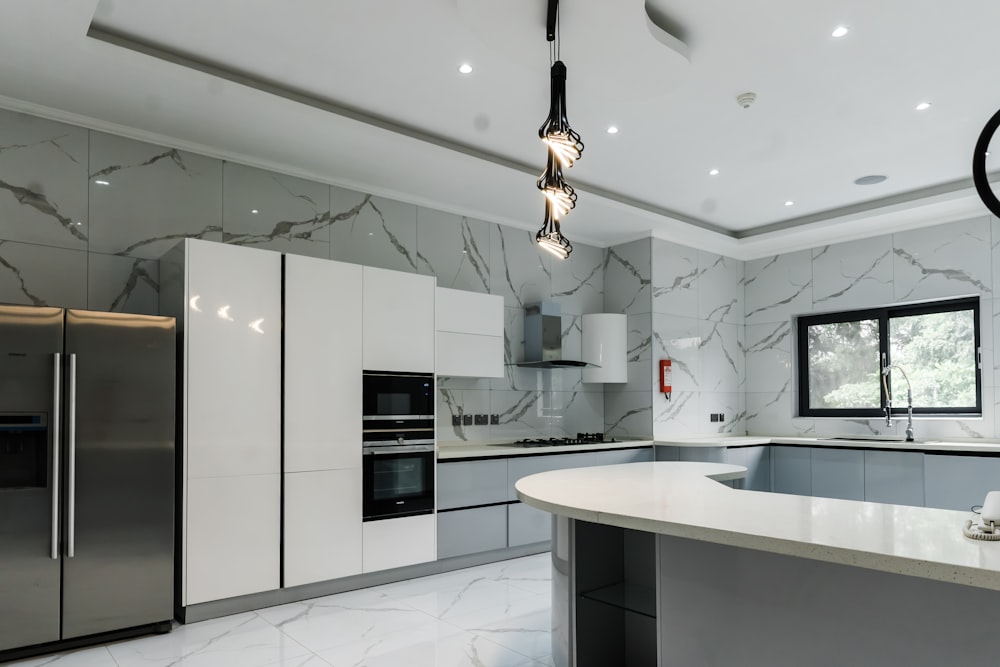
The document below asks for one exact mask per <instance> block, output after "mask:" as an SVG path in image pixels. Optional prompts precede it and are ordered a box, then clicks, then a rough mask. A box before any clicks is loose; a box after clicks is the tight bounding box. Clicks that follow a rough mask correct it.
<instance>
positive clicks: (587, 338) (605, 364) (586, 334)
mask: <svg viewBox="0 0 1000 667" xmlns="http://www.w3.org/2000/svg"><path fill="white" fill-rule="evenodd" d="M627 341H628V322H627V319H626V316H625V315H623V314H621V313H593V314H590V315H584V316H583V342H582V345H583V354H582V360H583V361H586V362H587V363H589V364H594V367H593V368H584V369H583V381H584V382H628V364H627V363H626V359H627V357H628V352H627V348H628V342H627Z"/></svg>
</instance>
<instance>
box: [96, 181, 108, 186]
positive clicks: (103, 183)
mask: <svg viewBox="0 0 1000 667" xmlns="http://www.w3.org/2000/svg"><path fill="white" fill-rule="evenodd" d="M94 183H95V184H96V185H111V183H108V182H107V181H94Z"/></svg>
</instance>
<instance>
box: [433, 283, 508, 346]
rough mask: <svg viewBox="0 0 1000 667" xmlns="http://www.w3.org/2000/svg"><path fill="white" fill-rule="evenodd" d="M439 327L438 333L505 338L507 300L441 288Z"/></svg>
mask: <svg viewBox="0 0 1000 667" xmlns="http://www.w3.org/2000/svg"><path fill="white" fill-rule="evenodd" d="M434 310H435V313H436V314H435V326H436V328H437V330H438V331H451V332H454V333H467V334H476V335H479V336H503V297H502V296H498V295H496V294H482V293H480V292H467V291H465V290H458V289H448V288H447V287H438V288H437V291H436V302H435V304H434Z"/></svg>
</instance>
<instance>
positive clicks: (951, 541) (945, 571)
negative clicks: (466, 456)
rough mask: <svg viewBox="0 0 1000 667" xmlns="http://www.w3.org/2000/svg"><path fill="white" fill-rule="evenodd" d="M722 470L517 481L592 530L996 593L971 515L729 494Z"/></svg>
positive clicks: (670, 468)
mask: <svg viewBox="0 0 1000 667" xmlns="http://www.w3.org/2000/svg"><path fill="white" fill-rule="evenodd" d="M733 468H739V466H731V465H725V464H713V463H689V462H673V461H662V462H656V463H628V464H624V465H613V466H600V467H593V468H572V469H567V470H556V471H552V472H545V473H539V474H536V475H529V476H527V477H524V478H522V479H520V480H518V481H517V483H516V484H515V489H516V490H517V496H518V498H519V499H520V500H521V501H522V502H524V503H526V504H528V505H531V506H532V507H536V508H538V509H541V510H545V511H547V512H552V513H554V514H559V515H563V516H567V517H570V518H573V519H580V520H583V521H589V522H592V523H600V524H607V525H611V526H619V527H621V528H632V529H636V530H643V531H647V532H651V533H662V534H665V535H675V536H678V537H686V538H691V539H696V540H704V541H707V542H715V543H718V544H728V545H732V546H736V547H744V548H748V549H758V550H762V551H769V552H773V553H779V554H785V555H789V556H797V557H801V558H812V559H816V560H821V561H827V562H831V563H842V564H845V565H854V566H858V567H865V568H869V569H874V570H881V571H884V572H894V573H897V574H904V575H911V576H918V577H924V578H927V579H936V580H940V581H947V582H953V583H958V584H965V585H969V586H977V587H980V588H989V589H993V590H1000V542H982V541H977V540H972V539H969V538H966V537H965V536H963V535H962V526H963V525H964V522H965V520H966V519H967V518H970V517H971V516H972V514H971V513H969V512H956V511H952V510H941V509H931V508H925V507H908V506H903V505H884V504H880V503H871V502H859V501H853V500H837V499H833V498H814V497H807V496H793V495H788V494H781V493H763V492H758V491H745V490H740V489H731V488H729V487H727V486H725V485H723V484H719V483H717V482H715V481H713V480H711V479H708V477H707V475H726V474H732V473H733V471H732V469H733Z"/></svg>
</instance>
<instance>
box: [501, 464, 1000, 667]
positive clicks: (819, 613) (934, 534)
mask: <svg viewBox="0 0 1000 667" xmlns="http://www.w3.org/2000/svg"><path fill="white" fill-rule="evenodd" d="M740 474H742V470H741V469H740V467H739V466H732V465H727V464H711V463H687V462H656V463H633V464H626V465H616V466H604V467H597V468H582V469H573V470H559V471H552V472H546V473H541V474H537V475H531V476H529V477H525V478H523V479H521V480H519V481H518V482H517V484H516V490H517V495H518V498H519V499H520V500H521V501H522V502H523V503H526V504H528V505H531V506H533V507H535V508H538V509H541V510H545V511H548V512H551V513H552V514H553V515H555V517H556V518H555V520H554V521H553V547H552V560H553V607H552V613H553V659H554V660H555V663H556V665H558V666H559V667H569V666H570V665H575V666H576V667H588V666H590V665H610V664H622V665H657V664H658V665H734V664H741V665H769V666H773V665H844V664H858V665H861V664H865V665H897V664H905V665H911V666H912V665H928V666H930V665H942V664H961V665H995V664H997V661H998V659H997V653H998V651H997V649H996V648H995V647H994V646H993V642H991V641H990V639H989V638H990V636H991V635H992V632H991V631H992V630H993V629H994V628H995V624H996V620H995V619H997V618H1000V542H993V543H989V542H978V541H973V540H970V539H968V538H965V537H964V536H963V535H962V531H961V528H962V525H963V523H964V521H965V519H966V518H968V517H969V516H970V515H969V513H968V512H958V511H952V510H941V509H932V508H924V507H908V506H901V505H889V504H880V503H872V502H858V501H850V500H840V499H833V498H817V497H807V496H795V495H788V494H771V493H760V492H755V491H745V490H737V489H732V488H729V487H727V486H724V485H723V484H721V483H719V482H718V481H715V480H713V479H710V478H709V477H713V476H714V477H716V478H717V479H726V478H732V477H734V476H739V475H740Z"/></svg>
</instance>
